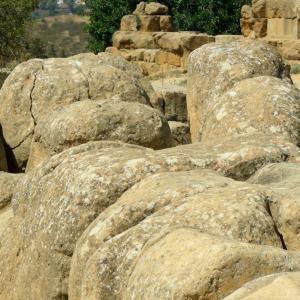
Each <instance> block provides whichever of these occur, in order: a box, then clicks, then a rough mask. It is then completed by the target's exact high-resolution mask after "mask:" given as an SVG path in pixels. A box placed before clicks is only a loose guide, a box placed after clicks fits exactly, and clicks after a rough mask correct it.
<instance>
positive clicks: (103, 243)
mask: <svg viewBox="0 0 300 300" xmlns="http://www.w3.org/2000/svg"><path fill="white" fill-rule="evenodd" d="M145 190H147V195H145ZM268 197H269V196H268V193H267V192H266V191H264V190H263V189H261V188H259V187H254V188H253V187H252V186H251V185H247V184H244V183H240V182H235V181H233V180H230V179H227V178H225V177H221V176H220V175H217V174H215V173H214V172H211V171H198V170H196V171H190V172H172V173H160V174H157V175H154V176H151V177H148V178H146V179H144V180H143V181H142V182H140V183H139V184H137V185H135V186H133V187H132V188H131V189H129V190H128V191H127V192H126V193H124V194H123V195H122V197H121V198H120V199H119V200H118V201H117V202H116V203H115V204H114V205H112V206H111V207H110V208H109V209H107V210H105V211H104V212H103V213H102V214H101V215H99V217H98V218H97V219H96V220H95V221H94V222H93V223H92V224H91V226H90V227H89V228H88V229H87V230H86V231H85V233H84V234H83V235H82V236H81V238H80V240H79V241H78V242H77V246H76V250H75V253H74V255H73V259H72V269H71V274H70V281H69V290H70V299H110V298H122V299H123V297H124V294H123V293H124V289H125V287H126V285H127V283H128V280H129V277H130V273H131V272H132V270H133V269H134V262H135V261H136V260H139V259H140V257H141V256H142V255H143V251H144V250H143V246H144V245H145V244H146V243H147V241H148V240H149V239H150V238H151V237H152V236H153V235H155V234H157V233H159V232H161V231H165V230H166V229H167V228H170V227H173V226H175V227H177V226H178V227H193V228H197V229H198V230H199V231H202V232H207V233H211V234H215V235H221V236H228V237H230V238H234V239H237V240H241V241H245V242H249V243H254V244H265V245H272V246H276V247H282V245H281V241H280V238H279V236H278V235H277V233H276V231H275V229H274V224H273V221H272V219H271V217H270V215H269V213H268V211H267V205H266V203H267V201H268ZM94 264H95V265H94ZM104 264H105V265H104ZM80 291H82V294H81V295H80ZM152 296H153V297H155V294H153V295H152ZM141 298H142V297H141Z"/></svg>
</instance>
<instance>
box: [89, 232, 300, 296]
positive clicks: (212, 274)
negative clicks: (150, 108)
mask: <svg viewBox="0 0 300 300" xmlns="http://www.w3.org/2000/svg"><path fill="white" fill-rule="evenodd" d="M298 264H299V253H294V252H291V253H287V252H286V251H284V250H281V249H278V248H272V247H267V246H257V245H250V244H247V243H237V242H235V241H232V240H228V239H223V238H218V237H215V236H210V235H206V234H203V233H201V232H199V231H198V230H196V229H194V228H173V229H172V228H171V229H169V230H168V231H167V232H161V233H160V234H158V235H157V236H155V237H153V239H152V240H150V241H149V242H148V243H147V244H146V245H145V246H144V249H143V254H142V255H141V257H140V258H139V260H138V261H137V262H136V264H135V266H134V267H133V269H132V272H131V275H130V278H129V281H128V284H127V287H126V288H125V291H124V297H123V299H132V297H134V298H136V299H149V300H150V299H153V298H155V299H189V298H190V299H193V298H195V299H197V298H198V299H199V298H200V299H201V298H203V299H222V298H223V297H224V296H226V295H228V294H229V293H230V292H232V291H234V290H235V289H237V288H238V287H240V286H241V285H242V284H243V283H245V282H247V281H249V280H251V279H254V278H256V277H257V276H263V275H268V274H270V273H272V272H273V273H274V272H282V271H284V272H285V271H291V270H295V271H298V270H299V266H298ZM187 275H188V276H187ZM87 299H88V298H87ZM90 299H95V298H90Z"/></svg>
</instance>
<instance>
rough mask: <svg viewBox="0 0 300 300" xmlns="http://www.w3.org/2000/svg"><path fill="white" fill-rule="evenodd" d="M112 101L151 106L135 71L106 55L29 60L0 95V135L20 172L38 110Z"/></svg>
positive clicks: (152, 96)
mask: <svg viewBox="0 0 300 300" xmlns="http://www.w3.org/2000/svg"><path fill="white" fill-rule="evenodd" d="M110 98H113V99H118V100H120V101H128V102H139V103H142V104H147V105H151V104H150V102H151V103H152V105H156V103H155V101H156V100H157V98H156V95H155V93H154V91H153V89H152V87H151V85H150V83H149V82H148V83H146V82H145V81H144V79H142V74H141V73H140V72H139V71H138V69H137V68H136V67H134V66H132V65H131V64H129V63H128V62H126V61H125V60H124V59H122V58H121V57H114V56H112V55H110V54H107V53H100V54H98V55H93V54H80V55H77V56H74V57H70V58H66V59H65V58H63V59H61V58H57V59H47V60H39V59H35V60H30V61H28V62H25V63H22V64H20V65H18V66H17V67H16V68H15V70H14V71H13V72H12V73H11V74H10V76H9V77H8V78H7V80H6V81H5V84H4V85H3V87H2V89H1V91H0V103H1V105H0V122H1V125H2V128H3V136H4V139H5V141H6V143H7V144H8V146H9V147H10V148H11V149H12V151H13V153H14V155H15V157H16V160H17V163H18V166H19V167H20V168H24V167H25V165H26V161H27V159H28V156H29V147H30V143H31V140H32V136H33V134H34V129H35V126H36V124H38V123H39V121H40V120H41V116H42V115H43V113H44V112H47V113H48V112H49V111H51V110H52V109H54V108H56V107H59V106H63V105H66V104H70V103H73V102H77V101H80V100H85V99H91V100H105V99H110Z"/></svg>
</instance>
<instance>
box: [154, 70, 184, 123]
mask: <svg viewBox="0 0 300 300" xmlns="http://www.w3.org/2000/svg"><path fill="white" fill-rule="evenodd" d="M186 80H187V78H186V74H183V75H182V76H178V77H169V78H161V79H158V80H152V81H151V84H152V86H153V88H154V90H155V92H156V94H157V95H158V96H160V97H161V98H162V101H163V105H162V106H163V112H164V115H165V116H166V118H167V119H168V120H169V121H178V122H186V121H187V120H188V115H187V104H186V93H187V91H186Z"/></svg>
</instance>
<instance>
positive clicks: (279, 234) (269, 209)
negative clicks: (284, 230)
mask: <svg viewBox="0 0 300 300" xmlns="http://www.w3.org/2000/svg"><path fill="white" fill-rule="evenodd" d="M270 201H271V200H270V199H268V200H267V201H266V206H267V207H266V209H267V212H268V214H269V215H270V217H271V218H272V220H273V223H274V230H275V232H276V234H277V235H278V237H279V238H280V241H281V244H282V248H283V249H284V250H288V249H287V246H286V244H285V241H284V237H283V235H282V234H281V232H280V231H279V229H278V227H277V224H276V222H275V220H274V217H273V214H272V211H271V207H270Z"/></svg>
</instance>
